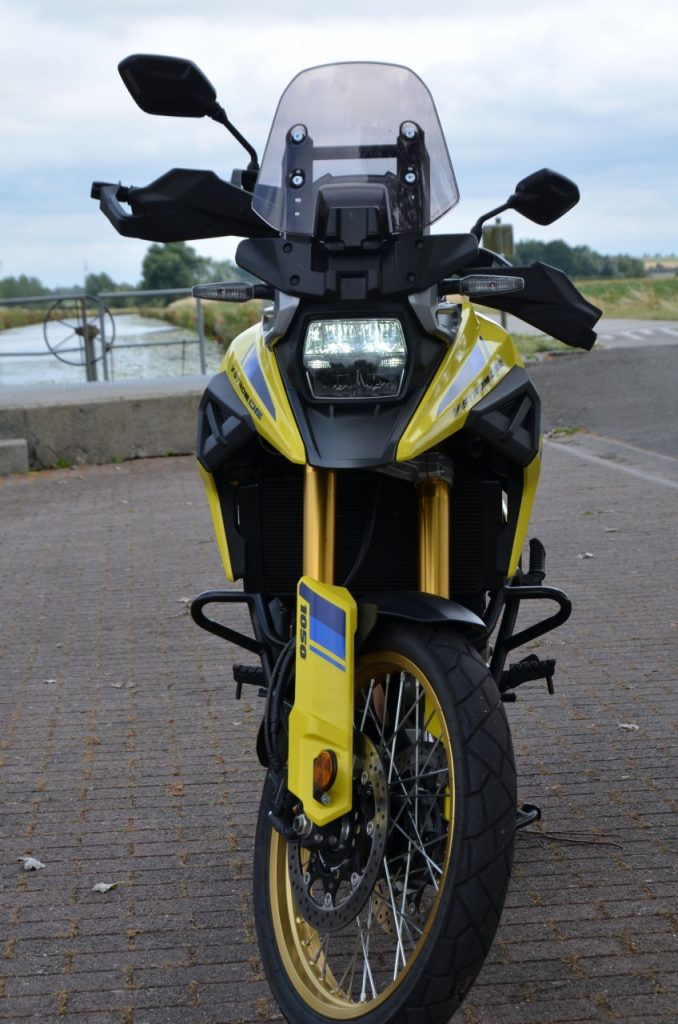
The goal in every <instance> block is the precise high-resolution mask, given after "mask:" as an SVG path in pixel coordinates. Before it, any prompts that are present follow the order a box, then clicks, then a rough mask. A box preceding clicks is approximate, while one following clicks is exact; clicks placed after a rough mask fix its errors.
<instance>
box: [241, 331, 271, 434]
mask: <svg viewBox="0 0 678 1024" xmlns="http://www.w3.org/2000/svg"><path fill="white" fill-rule="evenodd" d="M242 368H243V370H244V371H245V373H246V375H247V377H248V379H249V381H250V382H251V384H252V387H253V388H254V390H255V391H256V393H257V394H258V395H259V397H260V398H261V400H262V402H263V403H264V405H265V406H266V408H267V409H268V411H269V412H270V414H271V416H272V417H273V419H275V405H274V404H273V399H272V398H271V392H270V391H269V390H268V384H267V383H266V378H265V377H264V374H263V371H262V369H261V366H260V365H259V359H258V357H257V350H256V348H255V347H254V346H252V348H251V349H250V351H249V352H248V354H247V356H246V357H245V359H244V360H243V364H242Z"/></svg>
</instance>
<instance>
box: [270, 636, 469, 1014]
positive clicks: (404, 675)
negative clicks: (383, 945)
mask: <svg viewBox="0 0 678 1024" xmlns="http://www.w3.org/2000/svg"><path fill="white" fill-rule="evenodd" d="M394 674H398V675H399V686H400V689H399V696H400V697H402V693H403V689H404V687H405V685H408V684H409V685H410V686H411V683H410V680H412V681H414V683H415V695H416V696H415V703H413V704H412V706H411V708H410V709H409V714H410V715H411V714H412V710H414V712H415V717H416V715H419V714H420V710H419V708H420V706H423V709H424V711H425V715H424V717H423V718H421V719H420V725H419V726H418V727H417V728H418V733H417V735H418V736H419V735H420V736H422V737H424V736H426V737H427V740H426V742H427V743H428V744H429V745H431V746H432V748H433V749H435V748H436V745H438V747H439V749H440V750H442V751H444V756H445V759H446V767H445V769H444V770H443V769H436V772H437V773H438V774H441V775H442V779H441V780H439V783H440V782H442V781H443V780H444V778H445V774H446V776H447V783H446V785H445V787H444V790H442V791H440V792H439V793H437V794H436V797H435V799H434V801H433V802H434V803H437V804H440V806H442V807H443V808H444V810H443V811H442V817H443V818H444V819H445V820H446V821H447V834H446V838H445V840H444V854H443V855H442V863H441V864H440V865H435V868H436V872H435V873H434V870H433V868H432V867H431V865H430V864H426V862H427V861H429V860H430V858H428V856H427V854H426V851H425V845H426V844H424V843H423V842H422V850H421V851H418V850H417V847H416V844H414V847H413V849H414V850H415V851H416V852H419V853H422V854H423V862H424V864H425V866H426V867H427V869H428V871H429V873H430V874H431V880H432V882H433V884H434V885H435V877H436V874H437V871H438V870H439V871H440V877H439V881H438V883H437V887H436V888H435V890H434V893H433V894H432V895H431V898H430V904H429V905H428V909H427V912H426V918H425V920H421V921H420V922H419V923H418V924H417V927H416V930H417V932H418V933H419V934H418V938H417V940H416V942H415V943H414V944H413V945H412V948H410V949H408V950H406V949H405V941H404V939H403V929H404V928H405V927H406V925H405V921H406V914H405V913H404V904H405V899H406V898H407V892H408V889H407V877H408V876H407V874H406V875H405V884H404V885H403V886H402V912H401V911H399V910H398V907H397V901H396V900H395V898H394V889H393V881H392V879H391V876H390V871H389V869H388V868H387V867H385V868H384V873H385V875H386V877H387V880H388V887H387V888H384V889H383V891H382V893H380V894H377V893H376V886H375V889H374V890H373V894H372V896H371V897H370V900H369V907H370V908H371V909H370V910H369V911H366V912H365V913H366V920H365V925H366V926H367V947H368V949H367V953H366V952H365V932H364V929H363V928H362V927H361V924H360V918H361V917H362V916H363V915H362V914H361V915H359V917H358V918H357V919H356V923H355V934H354V935H353V941H354V944H355V947H356V949H358V956H357V957H356V956H355V955H354V958H353V959H354V968H353V970H352V971H351V974H350V980H349V982H348V983H347V981H346V970H344V971H343V972H342V976H340V977H339V978H338V977H337V975H338V972H339V968H338V967H337V966H336V965H334V964H333V963H332V962H331V960H332V957H331V955H330V953H331V952H332V951H331V950H330V946H331V943H332V941H333V940H334V936H329V935H327V934H326V935H320V934H319V933H318V931H316V930H315V929H314V928H313V927H312V926H311V925H310V924H308V922H306V921H305V920H304V919H303V918H302V917H301V915H300V914H299V912H298V909H297V907H296V904H295V901H294V897H293V894H292V887H291V884H290V878H289V870H288V861H287V844H286V843H285V841H284V839H283V838H282V837H281V836H280V835H279V833H278V832H276V831H275V830H274V829H272V830H271V834H270V835H271V840H270V848H269V865H268V886H269V896H270V905H271V916H272V922H273V927H274V931H275V937H276V944H277V948H278V953H279V955H280V957H281V959H282V962H283V967H284V970H285V973H286V975H287V977H288V978H289V980H290V981H291V983H292V985H293V986H294V988H295V990H296V992H297V994H298V995H299V996H300V997H301V999H302V1000H303V1001H304V1003H305V1004H306V1005H307V1006H309V1007H310V1008H311V1009H312V1010H314V1011H315V1012H317V1013H319V1014H321V1015H324V1016H325V1017H326V1018H328V1019H330V1020H353V1019H356V1018H358V1017H362V1016H364V1015H365V1014H367V1013H370V1012H371V1011H372V1010H374V1009H376V1008H377V1007H378V1006H380V1005H381V1004H382V1003H384V1002H386V1000H388V999H389V998H391V997H392V996H393V995H394V994H395V992H396V991H397V989H399V988H400V987H401V985H402V983H403V981H404V980H405V978H406V977H407V975H408V974H409V972H410V971H411V969H412V967H413V966H414V964H415V963H416V962H417V960H418V959H419V957H420V955H421V953H422V952H423V950H424V948H425V947H426V945H427V939H428V936H429V933H430V930H431V928H432V926H433V922H434V921H435V919H436V916H437V912H438V907H439V904H440V899H441V895H442V893H443V891H444V888H445V880H446V878H447V871H448V865H449V861H450V852H451V846H452V839H453V836H454V810H455V809H454V791H455V785H454V763H453V758H452V742H451V738H450V733H449V729H448V726H447V723H446V721H445V716H444V714H443V711H442V707H441V705H440V701H439V700H438V697H437V695H436V694H435V692H434V690H433V687H432V686H431V684H430V682H429V680H428V679H427V678H426V677H425V675H424V674H423V673H422V672H421V671H420V670H419V669H418V668H417V666H416V665H415V664H414V662H412V661H411V660H410V659H409V658H407V657H405V656H404V655H402V654H400V653H398V652H395V651H381V652H375V653H373V654H369V655H366V656H363V657H362V658H360V659H359V661H358V664H357V666H356V694H357V713H361V712H360V708H361V705H362V704H363V702H365V703H366V704H367V705H368V707H369V703H370V700H372V701H373V702H374V701H375V691H377V690H378V688H379V687H381V688H382V690H383V689H384V681H386V680H388V679H390V678H392V677H393V676H394ZM376 680H379V683H376V682H375V681H376ZM388 686H390V682H389V683H388ZM419 688H421V690H420V689H419ZM366 691H367V692H368V696H367V697H365V694H366ZM422 693H423V698H422V696H421V694H422ZM388 698H389V694H388V691H387V693H386V702H385V703H387V702H388ZM375 706H376V704H375ZM398 706H400V701H399V705H398ZM362 712H364V707H363V708H362ZM404 713H405V712H404ZM368 715H369V711H368V712H364V719H365V720H366V719H367V717H368ZM364 725H365V721H363V726H364ZM398 728H403V726H400V727H399V726H398V722H397V719H396V729H395V733H394V734H395V735H396V737H397V733H398ZM428 737H432V739H428ZM396 743H397V739H396V741H395V742H394V743H393V748H392V749H393V750H395V746H396ZM419 744H420V740H419V739H417V743H416V746H417V749H418V747H419ZM432 757H433V753H430V754H429V761H430V759H431V758H432ZM392 761H393V765H394V767H393V769H392V771H394V772H395V774H396V775H397V778H398V782H397V784H396V785H398V784H399V785H402V781H401V779H400V776H399V773H398V768H397V767H396V765H397V761H398V757H397V756H396V757H393V758H392ZM424 768H426V765H424ZM421 777H422V778H423V775H422V776H421ZM390 778H391V776H389V779H390ZM419 778H420V777H419V776H418V775H417V776H415V779H416V781H415V794H417V793H418V789H419ZM403 791H404V790H403ZM441 798H442V803H441ZM415 799H416V800H417V804H416V805H415V806H418V796H417V797H415ZM408 804H409V799H408V797H407V795H406V796H405V799H404V806H405V807H406V811H407V815H408V816H410V817H411V812H410V810H409V808H408V807H407V805H408ZM440 806H439V807H438V813H439V814H440ZM430 813H431V812H430V811H429V814H430ZM415 816H416V812H415ZM413 820H414V819H413ZM395 827H396V828H397V827H398V823H397V822H396V823H395ZM400 831H402V828H401V829H400ZM414 831H415V833H416V835H417V836H418V837H419V833H418V832H417V830H416V822H415V823H414ZM422 832H423V829H422ZM399 856H400V857H401V858H402V856H403V855H402V854H401V855H399ZM411 856H412V853H411V852H410V854H409V856H408V860H407V864H408V865H409V864H410V858H411ZM387 859H388V854H387V855H386V857H385V858H384V860H385V861H386V860H387ZM432 863H433V862H432V861H431V864H432ZM389 890H390V892H389ZM384 894H385V895H384ZM375 903H376V907H377V911H376V913H374V905H375ZM384 908H386V910H385V911H384ZM410 909H411V908H410ZM384 913H386V917H388V916H389V915H390V919H391V922H392V925H393V922H395V925H396V932H397V937H396V940H395V946H396V948H395V950H394V952H395V964H394V965H393V966H394V970H393V975H394V976H393V979H392V980H391V981H390V982H388V983H385V984H384V985H383V987H380V989H379V990H378V991H376V990H375V988H376V987H375V981H374V976H373V974H372V970H371V965H370V951H369V947H370V941H371V937H372V935H373V934H375V932H374V927H375V924H374V923H375V922H377V925H378V927H379V929H380V930H381V931H382V932H384V931H386V932H387V931H388V929H387V927H386V925H384V924H383V920H382V924H379V917H380V915H381V917H382V919H383V918H384ZM398 919H400V925H398ZM412 922H414V917H413V918H412V919H411V923H412ZM392 925H391V930H393V928H392ZM351 927H353V925H352V926H351ZM344 931H347V932H348V931H349V929H344ZM407 931H408V938H409V940H410V942H409V943H408V945H409V944H411V943H412V936H411V928H410V926H409V925H408V926H407ZM338 934H339V935H343V932H340V933H338ZM377 937H378V938H379V936H377ZM358 961H362V963H361V965H360V971H361V972H362V983H361V998H359V999H356V998H354V993H355V994H357V986H355V987H354V981H355V975H356V974H358V977H359V976H360V971H358V970H357V968H358ZM340 963H341V966H343V963H344V960H343V959H342V960H341V961H340ZM365 963H367V968H366V967H365ZM349 966H350V965H349ZM366 975H367V978H368V984H367V987H368V988H369V990H370V992H369V996H368V998H364V997H365V993H366V983H365V976H366ZM347 988H348V994H347ZM363 999H364V1001H362V1000H363Z"/></svg>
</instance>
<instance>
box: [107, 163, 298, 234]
mask: <svg viewBox="0 0 678 1024" xmlns="http://www.w3.org/2000/svg"><path fill="white" fill-rule="evenodd" d="M91 196H92V199H98V200H99V206H100V207H101V210H102V211H103V213H105V214H106V216H107V217H108V219H109V220H110V222H111V224H112V225H113V227H114V228H115V230H116V231H117V232H118V233H119V234H121V235H124V236H126V237H127V238H143V239H145V241H147V242H186V241H192V240H193V239H196V238H221V237H223V236H225V235H236V236H238V237H242V238H270V237H271V236H277V234H278V232H277V231H274V230H273V228H270V227H269V226H268V224H265V223H264V221H263V220H261V218H260V217H258V216H257V214H256V213H254V212H253V210H252V196H251V194H250V193H249V192H246V191H245V190H244V189H242V188H238V186H237V185H232V184H230V183H229V182H227V181H224V180H223V179H222V178H219V177H218V176H217V175H216V174H215V173H214V172H213V171H194V170H188V169H183V168H175V169H174V170H172V171H167V173H166V174H163V175H162V176H161V177H160V178H157V179H156V181H152V182H151V184H150V185H144V186H142V187H140V188H134V187H127V186H124V185H120V184H117V185H115V184H110V183H108V182H102V181H95V182H94V183H93V184H92V191H91ZM121 203H127V204H129V206H130V207H131V210H132V212H131V213H129V212H128V211H127V210H125V208H124V207H123V206H122V205H121Z"/></svg>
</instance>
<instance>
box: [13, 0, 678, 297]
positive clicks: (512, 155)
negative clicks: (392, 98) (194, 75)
mask: <svg viewBox="0 0 678 1024" xmlns="http://www.w3.org/2000/svg"><path fill="white" fill-rule="evenodd" d="M337 10H338V9H337V8H336V7H335V5H331V6H330V5H321V4H319V3H317V0H316V2H310V0H297V2H296V3H295V4H293V5H289V9H287V8H285V7H281V5H280V4H279V2H277V0H261V2H259V3H256V4H251V5H226V4H225V3H224V2H223V0H218V2H217V0H204V2H203V3H201V4H200V5H198V6H197V7H190V8H189V7H187V5H186V4H185V2H184V0H118V2H116V3H103V4H97V5H94V4H92V3H91V2H89V0H60V2H59V3H58V4H54V3H52V2H50V0H23V2H22V4H21V5H19V4H15V3H14V2H13V0H12V2H10V0H0V24H1V25H2V35H1V36H0V67H1V68H2V78H1V80H0V90H1V93H2V95H1V102H0V138H1V139H2V140H3V154H2V160H1V161H0V190H1V195H0V219H1V221H2V228H1V235H0V238H1V239H2V241H1V242H0V260H2V268H1V269H0V273H1V274H2V275H5V274H14V273H21V272H25V273H36V274H37V275H38V276H43V277H44V279H45V280H46V281H48V282H49V283H52V282H54V281H56V280H57V279H59V280H64V279H65V280H70V279H73V280H75V279H77V277H78V276H79V274H80V273H81V267H82V263H83V260H84V259H87V262H88V264H89V265H90V269H102V270H103V269H105V270H107V271H108V272H109V273H112V274H113V276H116V273H117V274H118V275H119V276H120V277H124V278H127V279H132V280H134V279H136V278H137V277H138V276H139V265H140V258H141V257H140V255H138V253H139V252H141V253H143V249H144V245H143V243H131V244H130V243H129V242H126V241H125V240H123V239H121V238H119V237H118V236H116V235H115V234H114V232H113V229H112V228H111V227H110V225H108V223H107V222H105V221H104V220H103V218H102V216H101V214H98V213H97V211H96V207H95V204H94V203H92V202H91V201H90V200H88V199H87V193H88V188H89V182H90V181H91V180H92V179H101V180H118V179H122V180H124V181H126V182H128V183H132V184H144V183H146V182H147V181H149V180H151V179H152V178H153V177H156V176H157V175H159V174H160V173H162V172H163V171H164V170H166V169H167V168H169V167H171V166H197V167H211V168H213V169H215V170H216V171H217V172H218V173H221V174H222V175H224V176H225V177H228V173H229V171H230V168H231V167H232V166H234V165H238V164H240V163H241V161H242V159H243V153H242V150H240V148H239V147H238V146H237V144H236V143H235V142H234V141H233V140H232V139H231V138H230V136H228V135H227V134H226V133H225V132H224V131H223V130H221V129H219V128H218V127H217V126H215V125H213V124H212V123H211V122H208V121H205V120H202V121H200V120H197V121H194V120H184V121H178V120H174V119H170V118H149V117H148V116H147V115H145V114H142V113H141V112H140V111H138V110H137V108H136V107H135V106H134V105H133V103H132V100H131V98H130V97H129V96H128V94H127V92H126V90H125V89H124V87H123V85H122V82H121V81H120V78H119V76H118V73H117V70H116V65H117V63H118V61H119V60H120V59H121V58H122V57H124V56H126V55H127V54H128V53H132V52H168V53H175V54H177V53H180V54H183V55H185V56H189V57H191V58H192V59H193V60H195V61H196V62H197V63H198V64H199V65H200V66H201V67H202V68H203V70H204V71H205V72H206V74H207V75H208V77H210V79H211V80H212V81H213V82H214V84H215V86H216V87H217V90H218V93H219V97H220V100H221V102H222V103H223V104H224V106H225V107H226V109H227V111H228V112H229V115H230V116H231V117H232V118H233V120H234V121H235V123H236V124H237V125H238V126H239V127H240V128H241V130H242V131H244V132H245V134H246V135H247V136H248V137H250V138H251V139H252V141H253V143H254V144H255V146H256V147H257V148H258V150H259V152H260V154H261V152H262V150H263V147H264V143H265V140H266V135H267V132H268V127H269V125H270V122H271V119H272V116H273V112H274V109H275V105H276V103H277V99H278V97H279V94H280V92H281V91H282V89H283V88H284V86H285V85H286V84H287V82H288V81H289V80H290V78H291V77H292V76H293V75H294V74H295V73H296V72H297V71H299V70H300V69H301V68H302V67H304V66H308V65H310V64H316V63H326V62H329V61H332V60H347V59H372V60H384V61H392V62H395V63H403V64H407V65H409V66H411V67H412V68H413V69H414V70H415V71H417V72H418V73H419V74H420V75H421V76H422V77H423V78H424V80H425V81H426V83H427V84H428V85H429V87H430V89H431V91H432V93H433V96H434V98H435V100H436V103H437V106H438V109H439V112H440V116H441V121H442V123H443V127H444V128H445V131H446V134H447V138H448V143H449V147H450V152H451V154H452V158H453V162H454V164H455V168H456V171H457V177H458V181H459V185H460V189H461V192H462V198H463V199H465V202H464V204H463V206H462V207H460V209H459V212H458V214H457V216H455V218H454V226H451V227H450V230H460V229H462V228H465V227H466V226H467V223H471V222H472V221H473V220H475V217H476V216H477V214H478V213H479V212H480V209H481V208H482V206H483V204H484V203H487V202H489V203H490V204H494V203H495V202H497V201H500V200H501V198H503V196H504V195H505V194H507V193H508V192H509V191H510V190H511V189H512V187H513V185H514V184H515V181H516V179H517V178H518V177H522V176H523V175H525V174H527V173H529V172H530V171H531V170H533V169H535V168H536V167H541V166H545V165H546V166H553V167H556V168H557V169H561V170H562V171H563V172H564V173H566V174H569V175H570V176H572V177H574V178H575V179H576V180H578V183H579V184H580V187H581V189H582V195H583V197H584V200H583V202H582V205H581V206H580V207H579V208H578V210H577V211H575V212H574V213H573V214H571V215H569V217H568V218H566V220H564V221H563V222H562V225H561V224H558V225H555V226H554V227H553V228H551V229H549V232H550V237H554V235H555V236H563V237H568V239H569V236H571V235H572V234H573V233H574V232H575V231H576V232H581V234H580V235H579V237H575V238H571V239H569V240H572V241H582V242H587V243H589V244H592V245H594V246H595V247H597V248H600V249H602V250H603V251H615V250H616V249H618V248H619V239H620V238H624V239H627V244H626V245H625V246H623V247H624V248H626V249H629V250H631V251H634V252H642V251H645V250H652V251H656V250H659V249H661V248H662V247H663V246H664V245H668V246H669V248H675V244H676V243H675V242H674V243H673V244H671V242H670V239H671V231H672V230H674V229H669V227H668V225H669V224H670V223H671V222H673V224H674V225H675V223H676V222H677V221H678V216H676V214H677V212H678V211H677V209H676V198H675V197H676V195H677V194H678V181H677V180H676V170H675V168H676V166H677V165H678V146H677V144H676V138H675V135H676V133H675V129H674V130H673V131H671V129H670V126H671V124H675V118H676V115H675V110H676V106H677V105H678V62H677V61H676V58H675V52H674V51H675V46H674V45H673V44H672V43H673V41H675V36H676V30H675V15H674V13H673V4H672V3H669V2H665V0H647V2H646V3H644V4H643V5H638V4H637V3H635V2H633V3H632V2H629V0H617V2H611V0H569V2H565V0H541V2H537V0H512V2H510V3H507V2H505V0H501V2H500V0H485V2H484V3H483V4H481V5H477V6H475V7H473V8H472V9H470V10H464V11H463V12H462V11H461V9H460V8H459V7H458V6H457V7H456V8H455V7H454V6H453V5H450V4H449V2H447V0H446V2H442V0H432V2H430V3H428V4H425V5H421V6H420V7H419V8H416V7H414V6H413V5H412V3H411V2H397V0H372V2H371V3H370V4H369V5H365V4H364V3H363V2H361V3H358V2H357V0H345V2H344V3H342V5H341V12H342V13H341V15H338V13H337ZM413 12H414V13H413ZM631 197H633V198H632V200H631ZM594 199H595V201H593V200H594ZM631 202H633V204H635V205H634V206H633V205H629V204H630V203H631ZM471 206H472V207H473V209H471ZM467 207H468V216H467V214H466V210H467ZM641 209H642V210H643V211H644V212H643V215H638V212H637V211H638V210H641ZM462 218H463V219H462ZM95 222H96V227H95V226H94V224H95ZM57 225H58V226H59V228H58V230H62V231H63V235H62V237H61V239H60V238H59V236H58V233H54V232H55V231H56V227H57ZM525 229H526V230H525V232H524V233H525V234H528V233H535V231H536V230H537V229H533V228H532V226H531V225H527V224H525ZM521 230H522V228H521ZM47 232H50V234H49V244H43V245H41V244H40V239H41V237H42V238H43V239H44V238H46V233H47ZM31 240H33V241H31ZM31 246H33V248H31ZM139 247H140V248H139ZM197 247H198V248H199V249H200V250H201V251H206V252H207V251H212V250H214V249H218V248H219V247H221V249H220V251H222V252H227V251H230V252H232V250H233V244H232V243H231V242H229V241H225V242H215V243H209V244H208V243H197ZM88 251H90V252H92V251H93V252H94V253H95V255H96V260H95V259H94V258H92V257H91V256H87V255H82V254H83V253H87V252H88ZM76 253H77V255H76ZM99 258H100V259H101V261H102V262H101V265H98V259H99ZM126 260H129V263H126V262H125V261H126ZM116 267H117V268H121V267H122V269H118V270H117V271H116V269H115V268H116Z"/></svg>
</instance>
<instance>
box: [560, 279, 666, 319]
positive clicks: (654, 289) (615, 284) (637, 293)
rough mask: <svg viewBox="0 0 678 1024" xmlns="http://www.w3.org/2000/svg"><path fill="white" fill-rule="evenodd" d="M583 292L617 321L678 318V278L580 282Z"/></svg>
mask: <svg viewBox="0 0 678 1024" xmlns="http://www.w3.org/2000/svg"><path fill="white" fill-rule="evenodd" d="M576 284H577V288H579V291H580V292H581V293H582V295H583V296H584V297H585V298H587V299H588V300H589V302H593V303H594V305H596V306H598V307H599V308H600V309H602V311H603V315H604V316H606V317H612V318H613V319H618V320H678V276H677V277H664V278H656V277H631V278H619V279H615V278H612V279H609V280H601V281H577V282H576Z"/></svg>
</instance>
